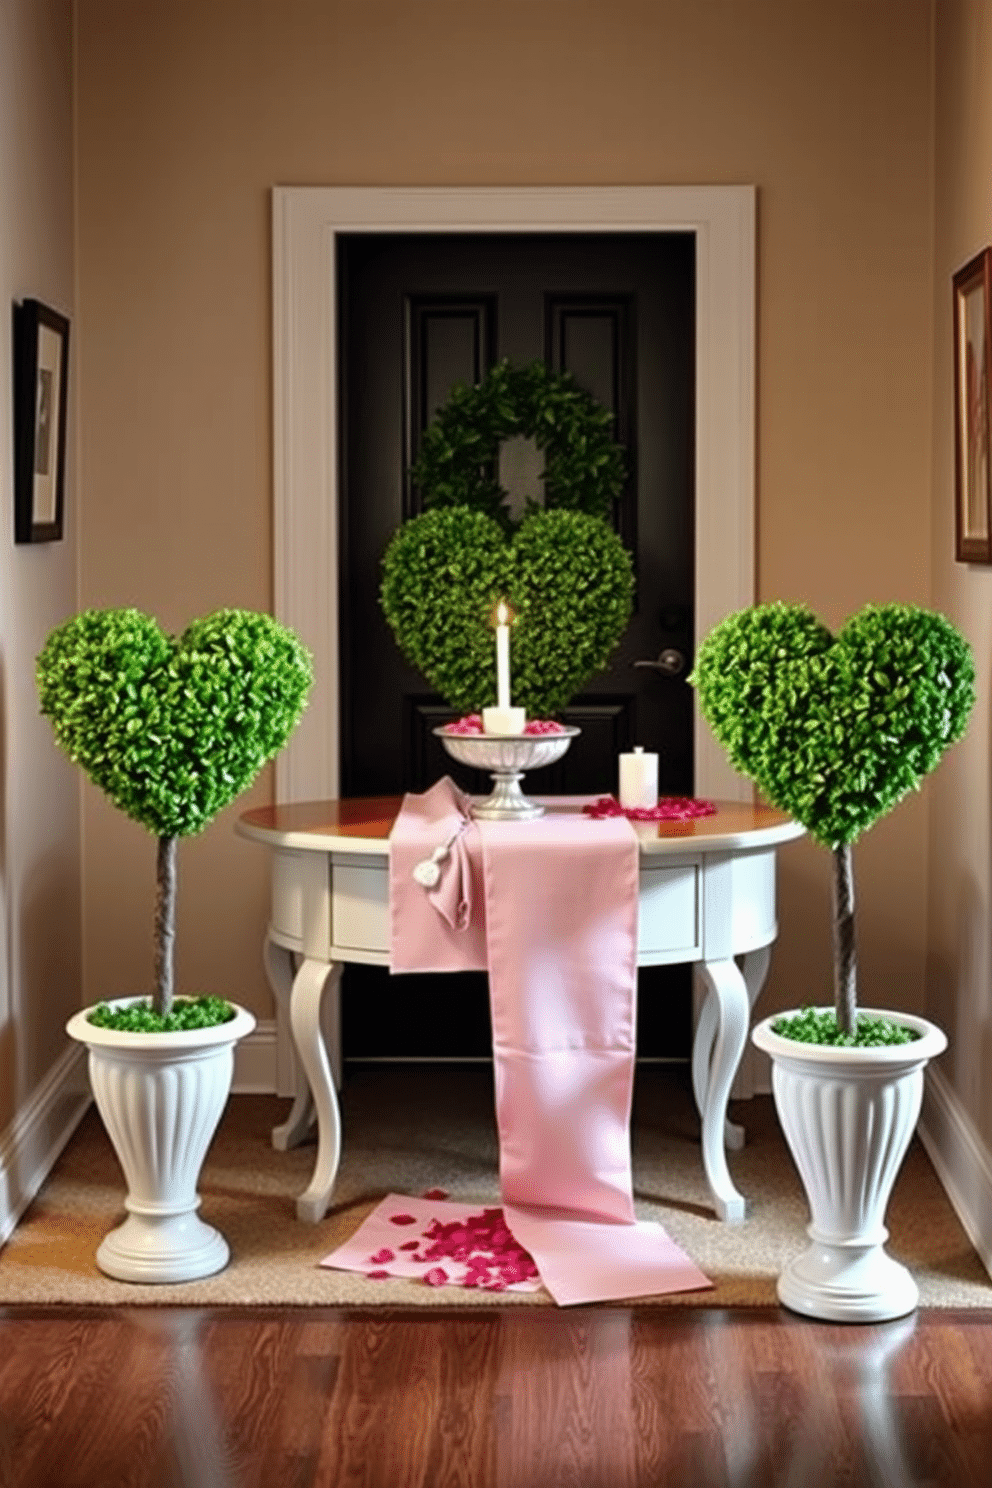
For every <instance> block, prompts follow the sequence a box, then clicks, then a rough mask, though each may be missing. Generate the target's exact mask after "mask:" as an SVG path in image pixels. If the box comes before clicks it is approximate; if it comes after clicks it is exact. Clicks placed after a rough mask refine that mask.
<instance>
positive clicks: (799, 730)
mask: <svg viewBox="0 0 992 1488" xmlns="http://www.w3.org/2000/svg"><path fill="white" fill-rule="evenodd" d="M690 681H691V682H693V683H694V685H695V686H696V687H697V689H698V692H699V701H700V706H701V708H702V711H703V715H704V717H705V718H706V721H707V722H708V723H709V725H710V727H711V729H712V730H713V733H714V734H715V735H716V738H717V739H718V740H719V742H720V743H721V744H722V745H723V746H724V748H725V749H726V750H727V753H728V755H729V757H730V761H731V763H732V764H733V765H734V767H735V768H736V769H738V770H740V771H741V772H742V773H743V774H745V775H747V776H749V777H750V778H751V779H752V780H754V781H755V782H756V784H757V785H758V786H759V787H760V789H761V790H762V792H763V793H764V794H765V796H767V798H768V799H769V800H770V801H771V802H773V804H774V805H776V806H778V807H780V808H781V809H782V810H783V811H787V812H789V814H790V815H791V816H793V817H795V818H796V820H797V821H799V822H801V823H802V824H803V826H804V827H806V829H807V831H809V832H810V834H811V835H812V836H813V837H815V838H816V839H817V840H818V841H819V842H822V843H824V844H825V845H826V846H828V847H834V848H835V847H838V846H840V845H842V844H847V843H851V842H853V841H854V839H855V838H856V837H858V836H859V835H860V834H861V833H862V832H863V831H865V830H866V828H868V827H870V826H871V824H872V823H873V822H874V821H876V820H877V819H878V818H879V817H880V816H883V815H884V814H885V812H887V811H889V810H891V808H892V807H893V806H894V805H895V804H896V802H897V801H899V800H901V799H902V797H903V796H904V795H906V793H907V792H908V791H911V790H915V789H916V788H917V787H918V786H919V783H920V781H921V780H922V779H923V777H924V775H927V774H928V773H929V772H930V771H931V770H932V769H933V768H934V767H935V766H936V764H937V763H938V761H939V760H940V757H941V755H942V754H943V753H944V750H945V749H947V748H948V746H949V745H951V744H953V743H954V742H955V740H956V739H959V738H960V737H961V735H962V734H963V733H964V730H965V727H966V725H967V722H968V717H969V714H970V712H971V708H972V705H973V703H974V700H975V667H974V661H973V658H972V654H971V648H970V647H969V645H968V643H967V641H965V639H964V637H963V636H962V635H961V634H960V633H959V631H958V630H957V629H956V628H955V627H954V626H953V625H952V624H951V623H950V621H949V620H947V619H945V617H944V616H943V615H938V614H934V613H933V612H931V611H928V610H922V609H919V608H917V607H916V606H912V605H899V604H890V605H878V606H876V605H868V606H866V608H865V609H863V610H860V611H859V612H858V614H856V615H854V616H852V618H851V619H850V620H848V621H847V623H846V624H845V625H844V627H843V629H842V630H841V632H840V634H839V635H838V636H837V637H836V639H835V638H834V636H833V635H831V633H830V631H829V630H828V629H827V627H826V626H825V625H823V624H822V623H821V622H820V621H819V620H818V619H817V618H816V616H815V615H813V614H812V613H811V612H810V611H809V610H808V609H806V608H805V607H804V606H802V605H787V604H778V603H777V604H768V605H759V606H757V607H755V608H754V609H750V610H742V611H740V612H739V613H738V614H736V615H731V616H729V617H728V618H727V619H726V620H724V621H723V622H722V623H721V624H720V625H718V626H716V628H715V629H714V630H712V631H711V632H710V634H709V635H708V636H707V637H706V639H705V641H704V642H703V644H702V645H701V646H700V648H699V652H698V655H697V658H696V666H695V670H694V672H693V674H692V677H691V678H690Z"/></svg>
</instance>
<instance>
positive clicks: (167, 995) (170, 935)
mask: <svg viewBox="0 0 992 1488" xmlns="http://www.w3.org/2000/svg"><path fill="white" fill-rule="evenodd" d="M178 841H179V839H178V838H177V837H160V838H159V839H158V857H157V863H156V874H155V992H154V995H153V997H152V1006H153V1007H154V1009H155V1011H156V1012H157V1013H160V1014H161V1015H162V1017H163V1018H167V1017H168V1015H169V1014H170V1013H171V1012H172V999H173V997H174V995H175V955H174V952H175V943H176V847H177V844H178Z"/></svg>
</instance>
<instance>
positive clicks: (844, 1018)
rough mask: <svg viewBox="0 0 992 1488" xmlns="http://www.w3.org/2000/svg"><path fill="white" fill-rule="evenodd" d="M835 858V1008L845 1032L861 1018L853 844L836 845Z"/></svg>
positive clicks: (852, 1028) (848, 1031) (849, 1031)
mask: <svg viewBox="0 0 992 1488" xmlns="http://www.w3.org/2000/svg"><path fill="white" fill-rule="evenodd" d="M833 859H834V1012H835V1014H836V1018H837V1025H838V1027H839V1028H841V1029H842V1030H843V1032H844V1033H853V1032H854V1030H855V1026H856V1024H857V1021H858V951H857V945H856V944H855V938H854V861H853V857H852V854H851V844H850V843H849V842H843V843H841V844H840V845H839V846H837V847H835V848H834V849H833Z"/></svg>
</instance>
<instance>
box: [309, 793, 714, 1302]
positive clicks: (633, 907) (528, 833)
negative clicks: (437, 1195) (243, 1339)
mask: <svg viewBox="0 0 992 1488" xmlns="http://www.w3.org/2000/svg"><path fill="white" fill-rule="evenodd" d="M637 902H638V845H637V837H636V834H635V833H634V831H633V829H632V828H631V826H630V823H629V822H628V821H626V820H625V819H624V818H622V817H621V818H606V819H604V820H601V821H593V820H590V819H589V818H588V817H587V816H583V815H582V814H581V812H573V813H571V814H570V813H567V812H558V813H556V812H554V810H550V811H549V812H548V814H547V815H545V816H544V817H542V818H540V819H539V820H537V821H531V822H475V821H473V820H471V818H470V817H469V815H468V798H467V797H466V796H464V795H463V794H462V793H461V792H460V791H458V790H457V788H456V787H455V786H454V784H453V783H452V781H451V780H450V779H448V778H447V777H445V778H444V779H443V780H441V781H439V782H438V783H437V784H436V785H435V786H433V787H432V788H431V790H429V791H427V792H426V793H425V794H424V795H422V796H412V795H408V796H406V797H405V799H404V803H403V808H402V810H401V811H400V814H399V816H398V817H397V820H396V824H395V826H394V828H393V832H392V834H391V836H390V915H391V931H392V946H391V964H392V969H393V971H396V972H403V971H453V970H478V969H488V971H489V986H490V1002H491V1008H492V1024H493V1065H494V1080H495V1092H496V1117H497V1124H498V1128H499V1139H500V1183H501V1188H502V1195H503V1209H504V1215H505V1218H506V1223H507V1225H508V1226H509V1229H510V1230H511V1232H512V1234H513V1236H514V1237H515V1239H516V1240H517V1241H518V1242H519V1244H520V1245H522V1246H523V1247H524V1249H525V1250H527V1251H529V1252H530V1254H531V1255H532V1256H533V1258H534V1261H535V1263H536V1264H537V1267H538V1270H539V1272H540V1275H541V1279H542V1280H543V1282H544V1284H545V1286H546V1287H547V1288H548V1290H549V1291H550V1292H551V1295H552V1296H553V1297H554V1298H555V1300H556V1301H557V1302H559V1303H563V1304H570V1303H577V1302H592V1301H604V1300H612V1299H615V1298H621V1297H635V1296H649V1295H653V1294H656V1293H662V1292H669V1291H688V1290H694V1289H697V1288H700V1287H706V1286H709V1285H711V1283H710V1282H709V1280H708V1279H707V1277H705V1276H704V1275H703V1273H702V1272H701V1271H699V1270H698V1269H697V1267H696V1266H695V1265H694V1264H693V1263H692V1262H691V1261H690V1260H689V1259H688V1257H687V1256H686V1255H685V1254H684V1252H682V1251H681V1250H680V1249H679V1247H678V1246H676V1245H675V1244H674V1242H673V1241H672V1240H671V1239H670V1238H669V1236H668V1235H667V1234H666V1232H665V1230H664V1229H662V1227H661V1226H660V1225H658V1224H655V1223H652V1222H639V1221H638V1220H637V1219H636V1216H635V1213H634V1202H633V1192H632V1183H631V1170H630V1104H631V1096H632V1091H633V1076H634V1052H635V1026H636V986H637ZM443 1210H444V1205H443V1204H441V1203H439V1204H438V1205H437V1213H438V1215H439V1216H440V1217H441V1218H442V1219H443ZM356 1241H359V1235H356V1236H355V1237H353V1240H352V1242H350V1243H349V1246H348V1247H347V1248H346V1249H347V1251H348V1252H349V1254H350V1256H351V1257H352V1260H351V1261H349V1260H348V1259H343V1263H344V1264H346V1265H349V1264H352V1265H353V1264H354V1261H353V1257H354V1254H355V1242H356ZM359 1248H360V1247H359ZM337 1254H338V1253H335V1256H336V1255H337ZM335 1256H330V1257H328V1258H327V1259H328V1262H329V1263H331V1264H336V1260H335ZM359 1269H362V1268H361V1267H360V1268H359Z"/></svg>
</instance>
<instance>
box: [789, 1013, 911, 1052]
mask: <svg viewBox="0 0 992 1488" xmlns="http://www.w3.org/2000/svg"><path fill="white" fill-rule="evenodd" d="M772 1032H773V1033H777V1034H778V1036H779V1038H787V1039H794V1040H795V1042H796V1043H797V1044H824V1045H829V1046H830V1047H831V1048H836V1049H879V1048H882V1047H884V1046H885V1045H887V1044H912V1043H914V1042H915V1040H916V1039H918V1038H919V1036H920V1035H919V1034H918V1033H917V1031H916V1029H915V1028H907V1027H906V1026H905V1025H904V1024H902V1023H896V1022H894V1021H893V1020H892V1019H891V1018H870V1017H868V1016H867V1014H865V1013H859V1014H858V1018H857V1023H856V1025H855V1029H854V1032H853V1033H845V1032H844V1030H843V1029H842V1028H841V1027H840V1025H839V1024H838V1022H837V1015H836V1013H833V1012H830V1011H828V1010H827V1009H826V1008H811V1007H809V1008H803V1010H802V1012H801V1013H795V1014H793V1016H792V1017H791V1018H777V1019H776V1020H775V1022H774V1023H773V1024H772Z"/></svg>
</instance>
